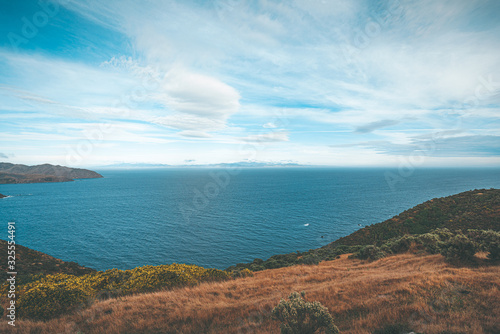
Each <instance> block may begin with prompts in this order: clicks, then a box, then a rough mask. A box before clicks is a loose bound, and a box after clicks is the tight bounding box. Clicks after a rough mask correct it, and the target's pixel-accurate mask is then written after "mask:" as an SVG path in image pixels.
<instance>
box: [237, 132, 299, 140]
mask: <svg viewBox="0 0 500 334" xmlns="http://www.w3.org/2000/svg"><path fill="white" fill-rule="evenodd" d="M240 140H242V141H246V142H254V143H273V142H283V141H288V140H289V137H288V132H286V131H275V132H269V133H263V134H258V135H250V136H247V137H244V138H240Z"/></svg>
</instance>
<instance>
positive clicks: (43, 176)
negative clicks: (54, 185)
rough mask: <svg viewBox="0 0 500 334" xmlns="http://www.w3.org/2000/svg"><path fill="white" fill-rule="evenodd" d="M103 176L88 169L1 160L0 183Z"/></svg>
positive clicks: (40, 181)
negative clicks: (30, 164) (33, 164)
mask: <svg viewBox="0 0 500 334" xmlns="http://www.w3.org/2000/svg"><path fill="white" fill-rule="evenodd" d="M101 177H102V175H101V174H99V173H96V172H94V171H91V170H88V169H81V168H70V167H64V166H59V165H50V164H43V165H36V166H26V165H19V164H12V163H7V162H0V184H12V183H42V182H43V183H45V182H68V181H73V180H74V179H93V178H101ZM0 198H1V196H0Z"/></svg>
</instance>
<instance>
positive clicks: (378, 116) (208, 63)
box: [0, 0, 500, 167]
mask: <svg viewBox="0 0 500 334" xmlns="http://www.w3.org/2000/svg"><path fill="white" fill-rule="evenodd" d="M498 17H500V2H498V1H474V0H467V1H425V0H424V1H405V0H401V1H368V0H367V1H337V0H330V1H329V0H290V1H271V0H261V1H243V0H215V1H188V0H185V1H155V0H150V1H128V0H121V1H118V0H110V1H97V0H95V1H94V0H89V1H71V0H64V1H49V0H42V1H1V11H0V160H2V161H11V162H16V163H25V164H39V163H45V162H48V163H54V164H62V165H71V166H100V165H106V164H113V163H121V162H127V163H138V162H145V163H164V164H185V163H187V162H188V163H189V164H210V163H221V162H237V161H267V162H277V163H287V162H295V163H301V164H313V165H331V166H398V165H401V164H402V163H410V164H412V165H414V166H416V167H417V166H499V165H500V132H499V129H500V37H499V36H500V20H499V19H498Z"/></svg>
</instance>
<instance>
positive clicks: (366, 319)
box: [0, 254, 500, 334]
mask: <svg viewBox="0 0 500 334" xmlns="http://www.w3.org/2000/svg"><path fill="white" fill-rule="evenodd" d="M499 285H500V267H499V266H479V267H476V268H457V267H454V266H451V265H449V264H447V263H446V262H444V261H443V257H442V256H440V255H425V256H418V255H414V254H402V255H396V256H391V257H388V258H384V259H381V260H378V261H375V262H366V261H361V260H357V259H348V258H347V256H346V255H342V257H341V258H339V259H337V260H334V261H328V262H322V263H321V264H319V265H316V266H294V267H289V268H280V269H274V270H265V271H261V272H257V273H255V275H254V276H253V277H247V278H239V279H236V280H230V281H225V282H217V283H202V284H200V285H198V286H194V287H184V288H179V289H174V290H170V291H161V292H155V293H149V294H139V295H134V296H127V297H122V298H120V299H108V300H104V301H98V302H95V303H94V304H93V305H91V306H90V307H89V308H87V309H84V310H81V311H80V312H77V313H74V314H71V315H67V316H63V317H61V318H58V319H53V320H49V321H47V322H41V321H27V320H19V321H18V322H16V330H15V331H13V332H14V333H67V332H71V333H77V332H81V333H87V334H91V333H96V334H97V333H196V334H198V333H214V334H215V333H217V334H221V333H279V324H278V323H277V322H276V321H274V320H273V319H272V318H271V316H270V311H271V310H272V308H273V307H274V306H276V305H277V304H278V302H279V301H280V299H281V298H285V297H286V296H288V295H289V293H290V292H292V291H302V290H303V291H305V292H306V299H307V300H310V301H319V302H321V303H322V304H323V305H324V306H326V307H328V309H329V311H330V313H331V314H332V316H333V318H334V321H335V324H336V325H337V326H338V327H339V329H340V330H341V332H342V333H353V334H354V333H355V334H368V333H400V332H397V331H390V330H394V329H396V328H398V329H399V330H404V331H405V332H410V331H415V332H416V333H427V334H432V333H436V334H437V333H441V334H442V333H476V334H482V333H491V334H493V333H499V332H500V324H499V323H498V319H500V292H499ZM9 330H10V328H8V325H7V323H6V322H5V321H3V322H1V323H0V332H7V331H9Z"/></svg>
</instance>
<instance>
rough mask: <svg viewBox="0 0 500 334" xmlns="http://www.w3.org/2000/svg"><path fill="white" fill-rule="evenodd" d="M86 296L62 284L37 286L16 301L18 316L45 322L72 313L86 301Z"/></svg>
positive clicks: (80, 291) (80, 290)
mask: <svg viewBox="0 0 500 334" xmlns="http://www.w3.org/2000/svg"><path fill="white" fill-rule="evenodd" d="M87 298H88V295H87V294H86V293H85V292H84V291H83V290H82V289H79V288H76V287H71V286H67V285H65V284H64V283H63V284H57V285H43V284H39V285H36V286H34V287H32V288H31V289H29V290H28V291H26V292H24V293H23V294H22V295H21V296H20V297H19V301H18V307H19V308H18V310H19V315H20V316H22V317H28V318H32V319H37V320H47V319H50V318H54V317H57V316H60V315H63V314H65V313H68V312H71V311H73V310H74V309H75V308H77V307H78V306H80V305H83V304H84V303H85V302H86V301H87Z"/></svg>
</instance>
